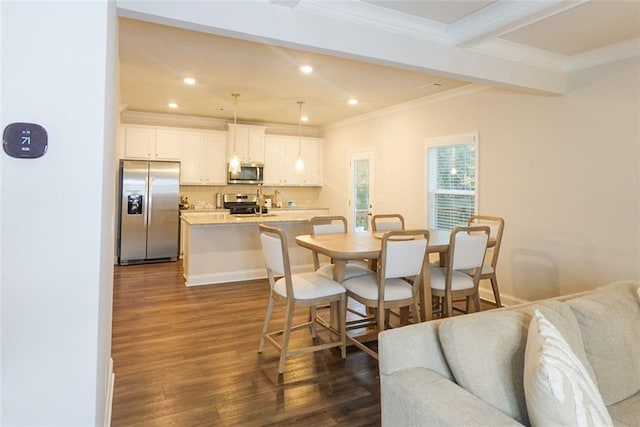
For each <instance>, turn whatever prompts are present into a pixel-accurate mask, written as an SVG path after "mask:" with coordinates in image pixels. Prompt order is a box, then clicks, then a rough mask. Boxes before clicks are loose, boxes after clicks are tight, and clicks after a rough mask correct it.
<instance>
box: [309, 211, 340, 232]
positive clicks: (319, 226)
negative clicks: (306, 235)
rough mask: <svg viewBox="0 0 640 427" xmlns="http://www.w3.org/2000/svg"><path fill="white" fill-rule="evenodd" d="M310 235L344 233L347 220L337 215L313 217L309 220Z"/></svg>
mask: <svg viewBox="0 0 640 427" xmlns="http://www.w3.org/2000/svg"><path fill="white" fill-rule="evenodd" d="M309 222H310V223H311V234H327V233H346V232H347V231H348V229H347V219H346V218H345V217H343V216H339V215H323V216H314V217H313V218H311V219H310V220H309Z"/></svg>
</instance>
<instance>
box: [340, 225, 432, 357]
mask: <svg viewBox="0 0 640 427" xmlns="http://www.w3.org/2000/svg"><path fill="white" fill-rule="evenodd" d="M381 239H382V243H381V251H380V258H379V259H378V269H377V274H376V275H375V276H371V275H367V276H359V277H354V278H351V279H348V280H345V281H344V282H343V285H344V287H345V288H346V289H347V296H348V297H349V298H352V299H354V300H356V301H358V302H359V303H361V304H363V305H364V306H365V307H367V308H372V309H374V310H375V317H374V319H373V322H372V324H371V325H370V326H373V327H374V329H375V331H374V333H377V332H380V331H383V330H384V329H385V327H386V326H387V325H386V323H387V320H388V310H390V309H392V308H398V309H401V310H402V309H408V308H411V312H412V315H413V321H414V322H416V323H417V322H420V311H419V310H418V304H419V302H420V286H422V283H423V274H427V275H428V271H429V267H428V252H427V251H428V243H429V231H428V230H393V231H389V232H388V233H386V234H384V235H383V236H382V237H381ZM427 277H428V276H427ZM408 278H410V280H409V279H408ZM407 317H408V316H407ZM367 335H368V334H367ZM347 339H348V340H349V341H351V342H353V344H354V345H355V346H356V347H358V348H360V349H362V350H363V351H365V352H366V353H367V354H369V355H370V356H372V357H374V358H375V359H377V358H378V354H377V353H376V352H375V351H374V350H372V349H371V348H370V347H368V346H367V345H365V343H364V342H363V341H362V340H360V339H359V337H358V335H356V334H352V333H350V332H348V333H347Z"/></svg>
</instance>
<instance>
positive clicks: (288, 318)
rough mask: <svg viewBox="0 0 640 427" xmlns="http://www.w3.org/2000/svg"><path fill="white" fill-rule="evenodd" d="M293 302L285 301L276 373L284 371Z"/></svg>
mask: <svg viewBox="0 0 640 427" xmlns="http://www.w3.org/2000/svg"><path fill="white" fill-rule="evenodd" d="M293 308H294V306H293V302H291V301H290V300H289V301H288V302H287V308H286V314H285V317H284V328H283V333H282V348H281V350H280V363H279V364H278V373H279V374H281V373H283V372H284V362H285V361H286V359H287V352H288V351H289V337H290V336H291V325H292V322H293Z"/></svg>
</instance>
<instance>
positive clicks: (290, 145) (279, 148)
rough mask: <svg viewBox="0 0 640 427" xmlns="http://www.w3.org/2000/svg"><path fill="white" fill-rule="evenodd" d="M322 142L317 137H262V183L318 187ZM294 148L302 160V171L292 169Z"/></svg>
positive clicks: (293, 165)
mask: <svg viewBox="0 0 640 427" xmlns="http://www.w3.org/2000/svg"><path fill="white" fill-rule="evenodd" d="M322 144H323V141H322V139H320V138H306V137H305V138H302V140H301V141H299V139H298V137H292V136H278V135H267V136H266V137H265V162H264V181H265V182H264V183H265V185H281V186H300V185H302V186H321V185H322ZM298 151H300V154H301V156H302V160H303V161H304V166H305V168H304V171H303V172H302V173H300V172H298V171H297V170H296V168H295V164H296V160H297V159H298Z"/></svg>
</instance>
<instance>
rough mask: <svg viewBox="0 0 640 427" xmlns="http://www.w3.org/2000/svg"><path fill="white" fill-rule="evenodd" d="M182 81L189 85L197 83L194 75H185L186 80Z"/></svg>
mask: <svg viewBox="0 0 640 427" xmlns="http://www.w3.org/2000/svg"><path fill="white" fill-rule="evenodd" d="M182 81H183V82H185V83H186V84H188V85H194V84H196V79H194V78H193V77H185V78H184V80H182Z"/></svg>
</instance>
